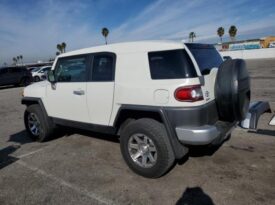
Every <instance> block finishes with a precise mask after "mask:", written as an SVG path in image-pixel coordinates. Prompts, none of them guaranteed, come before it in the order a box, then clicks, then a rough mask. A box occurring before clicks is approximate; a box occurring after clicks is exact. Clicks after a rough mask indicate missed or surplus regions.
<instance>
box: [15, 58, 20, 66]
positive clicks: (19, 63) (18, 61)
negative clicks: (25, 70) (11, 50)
mask: <svg viewBox="0 0 275 205" xmlns="http://www.w3.org/2000/svg"><path fill="white" fill-rule="evenodd" d="M16 59H17V61H18V64H20V62H19V60H20V56H17V57H16Z"/></svg>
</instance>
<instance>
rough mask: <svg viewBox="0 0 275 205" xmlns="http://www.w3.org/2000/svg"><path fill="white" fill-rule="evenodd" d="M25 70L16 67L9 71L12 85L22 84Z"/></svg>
mask: <svg viewBox="0 0 275 205" xmlns="http://www.w3.org/2000/svg"><path fill="white" fill-rule="evenodd" d="M23 75H24V73H23V68H22V67H14V68H10V69H9V80H10V82H9V83H10V84H17V83H20V80H21V78H22V77H23Z"/></svg>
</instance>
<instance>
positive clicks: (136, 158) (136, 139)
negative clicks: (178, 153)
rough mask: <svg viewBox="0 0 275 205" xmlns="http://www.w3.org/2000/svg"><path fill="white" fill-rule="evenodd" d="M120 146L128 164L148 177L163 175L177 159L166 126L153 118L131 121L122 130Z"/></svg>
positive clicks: (136, 171) (138, 172)
mask: <svg viewBox="0 0 275 205" xmlns="http://www.w3.org/2000/svg"><path fill="white" fill-rule="evenodd" d="M120 148H121V153H122V155H123V158H124V160H125V161H126V163H127V164H128V166H129V167H130V168H131V169H132V170H133V171H134V172H135V173H137V174H139V175H141V176H144V177H148V178H158V177H160V176H162V175H163V174H165V173H166V172H167V171H168V170H169V168H170V167H171V166H172V164H173V163H174V161H175V157H174V153H173V150H172V147H171V144H170V142H169V139H168V136H167V133H166V129H165V127H164V126H163V124H162V123H160V122H158V121H155V120H153V119H147V118H143V119H139V120H136V121H133V122H131V123H129V124H128V125H127V126H126V127H125V128H124V129H123V130H122V132H121V139H120Z"/></svg>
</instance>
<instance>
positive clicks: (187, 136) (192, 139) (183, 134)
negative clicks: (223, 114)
mask: <svg viewBox="0 0 275 205" xmlns="http://www.w3.org/2000/svg"><path fill="white" fill-rule="evenodd" d="M235 127H236V123H227V124H225V123H222V122H217V123H216V124H214V125H204V126H200V127H176V133H177V136H178V139H179V141H180V142H181V143H183V144H187V145H207V144H210V143H213V142H214V141H215V142H216V141H223V140H225V139H226V138H227V136H228V135H229V134H230V133H231V132H232V130H233V129H234V128H235Z"/></svg>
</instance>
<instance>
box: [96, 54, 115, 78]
mask: <svg viewBox="0 0 275 205" xmlns="http://www.w3.org/2000/svg"><path fill="white" fill-rule="evenodd" d="M114 70H115V69H114V57H113V56H112V55H108V54H102V55H95V56H94V59H93V67H92V81H96V82H100V81H103V82H106V81H113V80H114Z"/></svg>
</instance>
